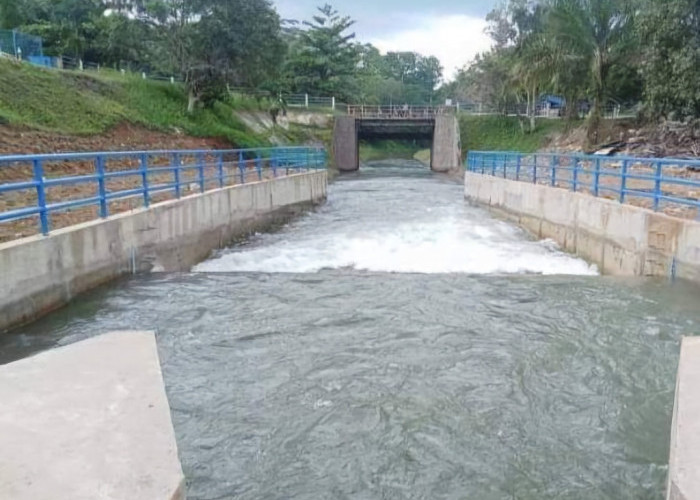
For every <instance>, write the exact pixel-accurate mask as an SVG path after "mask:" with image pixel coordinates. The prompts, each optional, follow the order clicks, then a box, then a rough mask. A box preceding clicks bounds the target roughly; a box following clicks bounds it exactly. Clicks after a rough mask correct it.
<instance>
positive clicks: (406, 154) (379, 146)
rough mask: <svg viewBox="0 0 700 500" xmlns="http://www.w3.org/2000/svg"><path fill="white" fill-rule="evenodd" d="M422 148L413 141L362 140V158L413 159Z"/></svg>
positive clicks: (364, 159)
mask: <svg viewBox="0 0 700 500" xmlns="http://www.w3.org/2000/svg"><path fill="white" fill-rule="evenodd" d="M422 148H423V146H421V145H418V144H414V143H413V142H412V141H391V140H385V141H361V142H360V160H362V161H377V160H389V159H412V158H413V156H414V155H415V154H416V153H417V152H418V151H420V150H421V149H422Z"/></svg>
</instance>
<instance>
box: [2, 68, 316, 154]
mask: <svg viewBox="0 0 700 500" xmlns="http://www.w3.org/2000/svg"><path fill="white" fill-rule="evenodd" d="M186 106H187V99H186V95H185V91H184V88H183V87H182V85H180V84H174V85H173V84H170V83H169V82H157V81H151V80H142V79H141V78H139V77H138V76H134V75H121V74H119V73H116V72H112V71H103V72H101V73H79V72H74V71H57V70H45V69H41V68H36V67H34V66H30V65H28V64H20V63H17V62H15V61H12V60H8V59H0V139H2V140H0V153H19V152H39V151H41V152H54V151H71V150H72V151H76V150H81V149H94V148H97V149H111V150H114V149H120V148H122V149H135V148H136V146H137V145H138V146H139V147H147V146H149V145H150V146H151V147H152V148H156V147H164V146H161V145H159V144H161V143H166V144H167V145H168V147H199V146H201V147H211V146H213V145H217V146H219V147H256V146H266V145H270V144H271V143H287V142H289V143H299V142H308V141H317V140H321V141H322V140H324V136H326V135H328V134H327V133H324V131H323V130H322V129H321V128H320V127H318V126H316V124H314V123H311V124H309V125H305V124H304V122H303V121H302V122H301V123H291V122H292V120H287V121H286V123H285V126H284V127H282V126H275V125H274V124H272V122H271V120H265V119H261V120H259V121H260V122H261V123H262V124H263V125H264V126H261V127H251V126H250V124H249V123H247V122H246V120H245V119H242V118H241V117H240V115H243V114H246V115H248V116H250V115H256V114H257V115H260V116H263V117H268V116H269V114H268V113H267V111H266V109H265V107H266V104H265V102H262V103H258V102H256V101H255V100H250V99H243V98H238V99H234V98H231V99H229V100H227V101H226V102H217V103H216V104H215V105H214V106H213V108H212V109H199V110H197V111H195V112H194V113H192V114H188V113H186V111H185V110H186ZM267 122H269V123H267ZM124 130H127V131H129V133H126V134H125V133H122V132H123V131H124ZM37 138H38V139H37ZM102 139H104V140H102ZM132 139H134V140H136V143H133V142H132ZM198 139H202V140H201V141H200V140H198ZM153 142H155V143H153ZM144 143H145V144H144ZM180 143H182V146H178V144H180ZM37 146H40V148H37Z"/></svg>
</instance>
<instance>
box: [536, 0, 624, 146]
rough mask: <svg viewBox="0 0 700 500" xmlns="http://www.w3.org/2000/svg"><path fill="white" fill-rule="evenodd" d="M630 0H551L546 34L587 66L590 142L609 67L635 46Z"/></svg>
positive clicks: (565, 53)
mask: <svg viewBox="0 0 700 500" xmlns="http://www.w3.org/2000/svg"><path fill="white" fill-rule="evenodd" d="M632 7H633V6H632V4H631V3H630V1H629V0H554V3H553V8H552V10H551V12H550V14H549V18H548V26H549V30H550V31H549V33H550V35H551V36H552V37H553V40H554V41H555V43H556V44H557V46H558V47H559V50H560V51H561V52H562V56H561V57H562V58H563V57H565V56H567V57H570V58H576V59H578V60H580V62H581V64H582V65H583V66H584V67H586V68H588V81H589V82H590V86H591V93H592V97H593V109H592V111H591V116H590V117H589V122H588V138H589V141H591V142H593V143H595V142H597V135H598V128H599V125H600V122H601V120H602V115H603V106H604V103H605V100H606V98H607V97H608V89H609V85H610V81H609V76H610V69H611V68H612V66H613V65H615V64H617V63H618V62H620V61H621V60H623V59H624V57H626V56H627V55H628V53H629V49H630V48H631V47H633V46H634V40H635V39H634V34H635V31H634V15H633V14H634V10H633V8H632Z"/></svg>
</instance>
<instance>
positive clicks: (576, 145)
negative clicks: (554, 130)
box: [546, 120, 700, 159]
mask: <svg viewBox="0 0 700 500" xmlns="http://www.w3.org/2000/svg"><path fill="white" fill-rule="evenodd" d="M599 137H600V146H599V147H602V146H603V145H606V144H609V143H615V147H614V152H615V154H616V155H623V156H634V157H640V158H687V159H698V157H700V123H699V122H695V123H675V122H664V123H660V124H655V125H642V124H640V123H638V122H637V121H635V120H614V121H612V120H608V121H606V122H604V123H603V125H602V126H601V130H600V135H599ZM546 149H547V150H549V151H557V152H587V153H591V152H594V151H595V150H596V149H598V148H592V149H591V148H588V147H586V127H585V125H584V126H580V127H576V128H574V129H572V130H570V131H568V132H565V133H562V134H558V135H556V136H554V137H553V138H552V140H551V142H550V144H549V145H548V147H547V148H546Z"/></svg>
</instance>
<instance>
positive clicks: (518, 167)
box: [515, 154, 522, 181]
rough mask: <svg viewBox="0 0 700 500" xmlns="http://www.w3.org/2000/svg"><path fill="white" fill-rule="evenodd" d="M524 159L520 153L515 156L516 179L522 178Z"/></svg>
mask: <svg viewBox="0 0 700 500" xmlns="http://www.w3.org/2000/svg"><path fill="white" fill-rule="evenodd" d="M521 160H522V156H520V155H519V154H518V155H516V157H515V180H516V181H519V180H520V162H521Z"/></svg>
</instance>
